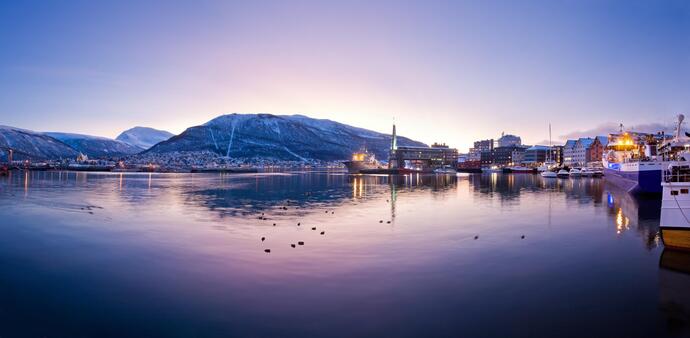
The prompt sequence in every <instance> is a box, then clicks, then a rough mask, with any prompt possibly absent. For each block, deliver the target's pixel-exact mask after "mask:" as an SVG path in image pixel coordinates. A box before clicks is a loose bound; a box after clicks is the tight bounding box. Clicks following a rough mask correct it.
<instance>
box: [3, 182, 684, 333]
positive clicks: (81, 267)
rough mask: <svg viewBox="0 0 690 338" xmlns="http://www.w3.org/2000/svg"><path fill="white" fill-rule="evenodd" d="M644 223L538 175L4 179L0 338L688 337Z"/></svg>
mask: <svg viewBox="0 0 690 338" xmlns="http://www.w3.org/2000/svg"><path fill="white" fill-rule="evenodd" d="M659 207H660V202H659V201H654V200H636V199H633V198H631V197H630V196H628V195H626V194H623V193H620V192H617V191H616V190H615V189H612V187H609V186H607V185H606V183H605V181H604V180H602V179H577V180H561V179H559V180H553V179H552V180H543V179H542V178H541V177H539V176H538V175H501V174H493V175H480V174H477V175H467V176H461V177H457V178H456V177H434V176H421V177H417V176H406V177H397V178H388V177H385V176H380V177H377V176H371V177H351V176H348V175H345V174H342V173H337V172H332V173H326V172H320V173H315V172H296V173H282V174H258V175H233V176H227V175H202V174H194V175H192V174H174V175H173V174H170V175H168V174H153V175H151V174H124V175H121V174H86V173H59V172H42V173H41V172H34V173H29V174H24V173H19V172H15V173H13V174H12V175H11V176H10V177H9V178H8V177H5V178H0V220H2V221H0V225H1V228H0V231H1V235H0V336H1V337H15V336H20V337H21V336H26V337H86V336H94V337H123V336H147V337H153V336H176V337H461V336H462V337H507V336H519V337H555V336H559V337H567V336H572V337H582V336H589V337H593V336H602V337H603V336H608V337H651V336H673V335H676V336H687V335H688V334H689V333H690V329H689V328H688V326H687V325H688V324H689V323H688V318H689V317H690V299H689V298H690V297H689V296H690V277H689V276H690V275H688V274H686V273H684V272H683V271H684V269H683V267H684V266H685V264H686V263H688V262H690V259H688V258H687V257H686V256H684V255H682V254H679V255H667V254H666V253H664V256H663V257H662V253H663V252H664V249H663V245H662V243H661V241H660V239H659V237H658V235H657V233H658V226H659ZM285 208H287V210H285ZM262 214H263V218H265V219H262ZM381 221H383V222H381ZM389 222H390V223H389ZM274 223H275V226H274V225H273V224H274ZM298 224H300V225H298ZM312 227H316V230H312ZM322 231H324V232H325V233H324V234H323V235H321V234H320V233H321V232H322ZM475 236H478V238H477V239H475ZM522 236H524V239H523V238H522ZM261 237H265V238H266V240H265V241H264V242H262V241H261ZM298 241H304V245H303V246H300V245H297V246H296V248H292V247H291V244H296V243H297V242H298ZM265 249H270V250H271V252H270V253H265V252H264V250H265ZM664 259H665V260H666V261H667V262H666V263H668V264H664V261H663V260H664ZM668 266H670V267H671V268H668ZM688 266H689V267H690V265H688Z"/></svg>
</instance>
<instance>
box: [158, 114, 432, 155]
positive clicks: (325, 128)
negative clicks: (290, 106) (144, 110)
mask: <svg viewBox="0 0 690 338" xmlns="http://www.w3.org/2000/svg"><path fill="white" fill-rule="evenodd" d="M390 142H391V136H390V135H388V134H383V133H379V132H375V131H372V130H368V129H364V128H360V127H354V126H350V125H347V124H344V123H340V122H336V121H332V120H328V119H315V118H311V117H307V116H304V115H273V114H265V113H262V114H238V113H233V114H225V115H220V116H218V117H216V118H214V119H212V120H210V121H208V122H206V123H204V124H202V125H198V126H193V127H189V128H187V129H186V130H185V131H184V132H182V133H181V134H179V135H176V136H173V137H171V138H170V139H168V140H166V141H163V142H160V143H158V144H156V145H155V146H153V147H152V148H150V149H148V150H146V151H145V152H146V153H168V152H175V151H205V150H206V151H212V152H215V153H217V154H219V155H221V156H230V157H241V158H272V159H278V160H295V161H303V160H307V159H316V160H327V161H328V160H345V159H349V158H350V157H351V155H352V153H353V152H355V151H357V150H359V149H360V148H362V147H366V148H368V150H370V151H371V152H373V153H374V154H375V155H376V156H377V157H379V158H385V157H387V155H388V149H389V148H390ZM398 144H399V145H401V146H405V145H407V146H427V145H426V144H424V143H422V142H418V141H414V140H411V139H409V138H406V137H402V136H399V137H398Z"/></svg>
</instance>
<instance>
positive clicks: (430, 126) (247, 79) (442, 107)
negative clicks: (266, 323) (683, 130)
mask: <svg viewBox="0 0 690 338" xmlns="http://www.w3.org/2000/svg"><path fill="white" fill-rule="evenodd" d="M0 43H2V45H3V46H6V48H3V52H2V53H0V79H1V80H0V124H3V125H12V126H16V127H20V128H26V129H32V130H38V131H63V132H74V133H82V134H91V135H99V136H107V137H115V136H117V134H119V133H120V132H121V131H123V130H125V129H129V128H131V127H133V126H137V125H142V126H148V127H153V128H157V129H165V130H169V131H171V132H173V133H180V132H182V131H183V130H184V129H185V128H187V127H190V126H194V125H199V124H203V123H205V122H207V121H209V120H211V119H213V118H214V117H216V116H218V115H221V114H227V113H233V112H238V113H260V112H261V113H271V114H277V115H283V114H304V115H307V116H311V117H315V118H327V119H331V120H335V121H338V122H342V123H347V124H351V125H354V126H357V127H363V128H368V129H372V130H376V131H379V132H386V133H388V132H390V126H391V123H392V121H393V118H395V121H396V124H397V126H398V132H399V134H401V135H404V136H407V137H410V138H413V139H417V140H420V141H423V142H425V143H433V142H436V141H438V142H446V143H448V144H450V145H452V146H455V147H458V148H460V149H461V150H465V149H466V148H468V147H469V146H471V144H472V142H473V141H474V140H478V139H486V138H492V137H493V138H496V137H498V136H500V134H501V132H506V133H511V134H517V135H520V136H521V137H522V138H523V141H524V142H525V143H528V144H534V143H539V142H542V141H543V140H546V139H548V124H549V123H551V124H552V128H553V136H554V141H556V140H557V139H558V137H559V136H561V135H568V134H571V133H573V132H575V131H578V130H579V131H594V130H597V128H599V127H601V126H611V125H614V126H615V125H617V124H618V123H620V122H622V123H623V124H625V125H628V126H632V125H650V124H654V123H660V124H662V125H663V124H671V123H672V122H673V121H674V120H675V116H676V114H678V113H681V112H685V113H686V114H687V113H690V97H689V96H688V93H690V3H687V2H683V1H626V2H620V1H524V2H517V1H474V2H469V1H388V0H382V1H376V2H372V1H342V2H331V1H252V2H249V1H246V2H230V1H198V2H185V1H137V2H130V1H112V2H109V1H98V2H91V1H65V2H34V1H27V2H21V3H13V4H10V3H2V4H0Z"/></svg>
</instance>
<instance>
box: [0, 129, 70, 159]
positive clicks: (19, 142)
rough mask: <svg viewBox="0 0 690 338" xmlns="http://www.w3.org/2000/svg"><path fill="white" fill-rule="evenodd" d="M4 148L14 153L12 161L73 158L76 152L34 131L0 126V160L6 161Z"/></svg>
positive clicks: (62, 143)
mask: <svg viewBox="0 0 690 338" xmlns="http://www.w3.org/2000/svg"><path fill="white" fill-rule="evenodd" d="M6 148H12V149H13V150H14V151H15V155H14V159H16V160H20V159H27V158H30V159H33V160H37V159H55V158H68V157H75V156H77V155H78V152H77V151H76V150H74V149H73V148H71V147H70V146H69V145H67V144H65V143H64V142H61V141H59V140H57V139H55V138H53V137H50V136H48V135H44V134H42V133H37V132H34V131H30V130H26V129H20V128H14V127H8V126H0V159H2V160H3V161H4V160H6V159H7V152H8V150H7V149H6ZM27 155H28V157H27Z"/></svg>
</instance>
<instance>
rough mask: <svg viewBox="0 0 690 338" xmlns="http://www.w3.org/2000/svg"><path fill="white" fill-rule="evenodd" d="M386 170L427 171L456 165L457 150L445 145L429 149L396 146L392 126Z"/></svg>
mask: <svg viewBox="0 0 690 338" xmlns="http://www.w3.org/2000/svg"><path fill="white" fill-rule="evenodd" d="M391 136H392V137H391V148H390V155H389V158H388V168H389V169H394V168H415V169H420V170H429V169H433V168H436V167H442V166H449V167H453V168H454V167H456V166H457V165H458V150H457V149H455V148H450V147H448V146H447V145H446V144H445V143H444V144H438V143H434V144H432V145H431V147H411V146H398V136H397V134H396V132H395V124H394V125H393V134H392V135H391Z"/></svg>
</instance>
